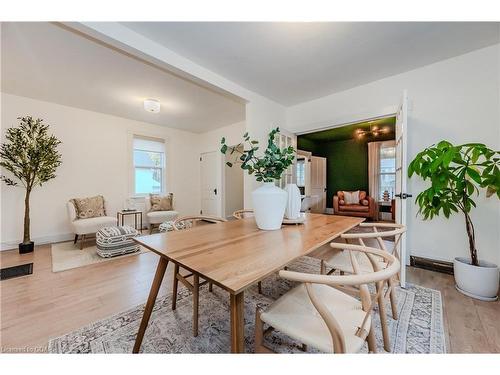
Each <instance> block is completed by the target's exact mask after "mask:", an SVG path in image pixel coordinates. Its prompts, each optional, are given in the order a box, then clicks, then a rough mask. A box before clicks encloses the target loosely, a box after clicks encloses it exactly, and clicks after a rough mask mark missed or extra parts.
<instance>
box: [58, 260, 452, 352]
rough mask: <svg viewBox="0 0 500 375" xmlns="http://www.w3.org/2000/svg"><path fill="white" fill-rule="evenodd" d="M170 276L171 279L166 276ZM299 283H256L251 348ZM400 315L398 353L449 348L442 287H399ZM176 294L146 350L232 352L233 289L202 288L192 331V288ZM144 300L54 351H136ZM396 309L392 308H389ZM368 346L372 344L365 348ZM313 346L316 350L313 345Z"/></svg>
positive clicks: (273, 340)
mask: <svg viewBox="0 0 500 375" xmlns="http://www.w3.org/2000/svg"><path fill="white" fill-rule="evenodd" d="M289 269H290V270H296V271H301V272H311V273H317V272H318V270H319V261H318V260H317V259H314V258H311V257H302V258H300V259H299V260H297V261H295V262H294V263H293V264H291V265H290V266H289ZM165 281H166V282H168V281H167V280H165ZM293 286H294V283H292V282H290V281H287V280H283V279H280V278H279V277H278V275H274V276H271V277H269V278H267V279H265V280H264V281H263V290H262V292H263V293H262V294H259V293H258V290H257V287H251V288H249V289H248V290H247V293H246V294H245V312H244V315H245V350H246V352H247V353H251V352H253V348H254V321H255V309H256V307H257V306H262V307H264V308H265V306H266V305H268V304H270V303H272V302H273V301H274V300H276V299H277V298H278V297H279V296H280V295H282V294H284V293H285V292H286V291H287V290H289V289H290V288H292V287H293ZM397 296H398V312H399V319H398V320H393V319H392V317H391V316H390V314H388V316H387V320H388V324H389V332H390V337H391V352H392V353H445V352H446V347H445V338H444V328H443V317H442V313H443V312H442V301H441V294H440V292H439V291H437V290H433V289H428V288H423V287H420V286H416V285H410V284H407V288H406V289H402V288H397ZM171 303H172V295H171V294H168V295H166V296H162V297H159V298H158V299H157V301H156V304H155V307H154V310H153V314H152V317H151V320H150V322H149V326H148V329H147V331H146V334H145V337H144V341H143V344H142V350H141V352H143V353H229V352H230V322H229V312H228V310H229V306H228V298H227V292H225V291H223V290H221V289H219V288H217V287H214V289H213V292H212V293H210V292H209V291H208V288H207V287H206V286H204V287H202V288H201V289H200V303H199V306H200V310H199V335H198V337H193V336H192V330H191V324H192V298H191V293H190V292H189V291H188V290H187V289H185V288H181V290H180V292H179V297H178V301H177V309H176V310H175V311H172V310H171ZM143 309H144V305H139V306H136V307H134V308H131V309H129V310H127V311H125V312H122V313H119V314H116V315H114V316H111V317H108V318H106V319H103V320H100V321H98V322H95V323H92V324H89V325H87V326H85V327H82V328H80V329H78V330H76V331H74V332H71V333H68V334H66V335H63V336H61V337H58V338H54V339H52V340H50V341H49V345H48V348H49V352H50V353H132V348H133V346H134V341H135V337H136V335H137V331H138V328H139V324H140V321H141V318H142V315H143ZM388 311H390V308H388ZM373 317H374V324H375V333H376V341H377V347H378V352H379V353H385V351H384V349H383V340H382V333H381V328H380V320H379V317H378V312H374V314H373ZM266 345H267V346H268V347H270V348H272V349H273V350H274V351H276V352H278V353H303V351H302V350H301V343H299V342H295V341H294V340H293V339H291V338H289V337H287V336H286V335H284V334H282V333H280V332H277V331H274V332H272V333H271V334H269V335H268V336H267V337H266ZM363 351H364V352H365V353H366V352H367V347H366V345H365V348H364V350H363ZM308 352H315V350H314V349H313V348H308Z"/></svg>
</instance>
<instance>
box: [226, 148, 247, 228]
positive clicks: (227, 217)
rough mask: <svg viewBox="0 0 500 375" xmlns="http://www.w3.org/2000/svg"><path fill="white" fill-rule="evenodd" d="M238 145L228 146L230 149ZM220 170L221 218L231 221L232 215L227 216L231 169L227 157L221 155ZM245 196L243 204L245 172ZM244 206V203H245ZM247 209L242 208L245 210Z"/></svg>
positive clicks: (235, 166)
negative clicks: (227, 185)
mask: <svg viewBox="0 0 500 375" xmlns="http://www.w3.org/2000/svg"><path fill="white" fill-rule="evenodd" d="M236 146H237V145H234V146H228V147H229V148H232V147H236ZM220 155H221V157H220V168H221V173H220V184H221V189H220V191H221V204H220V210H221V211H220V212H221V215H220V217H223V218H224V219H230V218H231V217H232V215H229V216H226V171H227V169H226V168H229V167H228V166H227V165H226V155H225V154H222V153H220ZM231 168H240V166H239V165H233V166H232V167H231ZM241 194H242V196H243V202H244V201H245V171H243V191H242V192H241ZM243 205H244V203H243ZM243 208H245V207H241V209H243Z"/></svg>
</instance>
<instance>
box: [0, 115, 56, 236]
mask: <svg viewBox="0 0 500 375" xmlns="http://www.w3.org/2000/svg"><path fill="white" fill-rule="evenodd" d="M18 120H20V121H21V123H20V125H19V127H14V128H9V129H7V132H6V135H5V138H6V140H7V142H6V143H3V144H2V145H1V146H0V166H1V167H2V168H4V169H5V170H7V171H9V172H10V173H11V174H12V175H13V176H14V177H15V178H16V179H17V180H19V182H20V183H21V184H22V186H23V187H24V188H25V189H26V194H25V198H24V234H23V243H29V242H30V241H31V240H30V194H31V192H32V190H33V188H34V187H35V186H42V184H44V183H45V182H47V181H49V180H51V179H53V178H55V177H56V174H55V172H56V169H57V167H59V166H60V165H61V154H60V153H59V152H58V151H57V146H58V145H59V144H60V143H61V142H60V141H59V140H58V139H57V138H56V137H55V136H53V135H50V134H48V129H49V125H46V124H44V123H43V120H42V119H33V118H32V117H31V116H26V117H19V118H18ZM0 179H1V180H2V181H4V182H5V183H6V184H7V185H9V186H18V185H19V184H18V182H16V181H14V180H12V179H11V178H9V177H6V176H3V175H2V176H0Z"/></svg>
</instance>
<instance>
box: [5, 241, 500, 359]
mask: <svg viewBox="0 0 500 375" xmlns="http://www.w3.org/2000/svg"><path fill="white" fill-rule="evenodd" d="M0 262H1V267H2V268H4V267H9V266H13V265H17V264H23V263H29V262H33V263H34V267H33V275H30V276H24V277H20V278H15V279H10V280H4V281H2V282H0V307H1V309H0V346H1V351H2V352H43V351H46V345H47V342H48V340H49V338H51V337H57V336H60V335H62V334H64V333H67V332H70V331H72V330H75V329H77V328H79V327H81V326H83V325H86V324H88V323H91V322H94V321H97V320H100V319H103V318H105V317H107V316H109V315H113V314H116V313H119V312H120V311H123V310H126V309H127V308H130V307H133V306H135V305H137V304H140V303H144V302H145V301H146V299H147V296H148V293H149V288H150V286H151V282H152V280H153V276H154V273H155V269H156V265H157V263H158V256H157V255H155V254H152V253H149V252H148V253H145V254H142V255H137V256H131V257H126V258H122V259H115V260H112V261H109V262H104V263H99V264H94V265H90V266H87V267H81V268H76V269H72V270H68V271H64V272H59V273H53V272H52V268H51V267H52V264H51V256H50V245H42V246H38V247H37V248H36V250H35V252H34V253H32V254H25V255H19V254H18V252H17V250H12V251H3V252H0ZM407 275H408V281H409V282H411V283H414V284H418V285H422V286H425V287H428V288H433V289H437V290H440V291H441V293H442V297H443V304H444V323H445V330H446V339H447V348H448V351H449V352H451V353H487V352H495V353H500V321H499V319H498V317H499V316H500V302H482V301H477V300H474V299H472V298H469V297H466V296H464V295H462V294H460V293H458V292H457V291H456V290H455V287H454V284H453V277H452V276H449V275H445V274H440V273H435V272H430V271H425V270H422V269H416V268H412V267H409V268H408V274H407ZM172 277H173V267H168V269H167V273H166V275H165V278H164V282H163V284H162V287H161V289H160V292H159V295H164V294H165V293H169V292H171V288H172V283H171V280H172ZM165 281H166V282H165Z"/></svg>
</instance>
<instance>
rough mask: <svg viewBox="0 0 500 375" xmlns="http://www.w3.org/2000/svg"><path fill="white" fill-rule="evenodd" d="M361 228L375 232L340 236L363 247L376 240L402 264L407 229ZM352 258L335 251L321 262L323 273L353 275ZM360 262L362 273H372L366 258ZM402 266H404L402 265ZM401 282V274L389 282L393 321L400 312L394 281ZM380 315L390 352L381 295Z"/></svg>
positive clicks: (376, 225)
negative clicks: (401, 244) (389, 244)
mask: <svg viewBox="0 0 500 375" xmlns="http://www.w3.org/2000/svg"><path fill="white" fill-rule="evenodd" d="M359 226H360V227H363V228H371V229H372V230H373V231H372V232H364V233H344V234H342V235H340V238H342V239H344V240H345V241H346V242H349V240H357V241H358V243H359V244H360V245H362V246H365V245H366V243H365V241H366V240H370V239H372V240H375V241H376V242H377V244H378V246H379V248H380V250H383V251H385V252H387V253H389V254H392V255H394V257H395V258H396V259H397V261H398V262H399V263H400V264H401V259H400V254H399V242H400V240H401V236H402V235H403V234H404V233H405V232H406V227H405V226H404V225H401V224H395V223H361V224H360V225H359ZM382 228H383V229H389V230H382V231H379V229H382ZM388 237H394V245H393V247H392V248H391V249H388V248H387V246H386V242H387V241H384V238H388ZM349 258H350V256H349V254H347V253H346V252H342V251H335V252H334V253H333V254H332V255H331V256H330V257H329V258H327V259H324V258H323V259H322V261H321V273H325V268H326V266H329V267H331V268H332V269H331V271H330V272H329V273H330V274H331V273H332V272H333V271H335V270H338V271H340V272H341V273H353V268H352V265H351V262H350V260H349ZM359 261H360V270H361V272H371V271H372V269H371V265H370V263H369V262H368V261H367V259H366V257H362V258H360V259H359ZM377 261H378V262H379V263H380V267H385V262H384V261H383V260H381V259H377ZM401 266H403V265H402V264H401ZM395 278H396V279H397V280H399V273H398V274H397V275H395V277H394V278H390V279H388V280H387V286H388V288H389V290H390V293H388V296H389V299H390V302H391V310H392V317H393V319H396V320H397V319H398V310H397V299H396V291H395V286H396V284H397V283H396V282H395V281H394V279H395ZM376 287H377V289H378V288H382V289H383V288H384V283H377V284H376ZM378 305H379V314H380V325H381V327H382V336H383V338H384V348H385V350H387V351H390V337H389V329H388V326H387V318H386V312H385V298H384V297H383V296H382V295H380V297H379V302H378Z"/></svg>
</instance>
